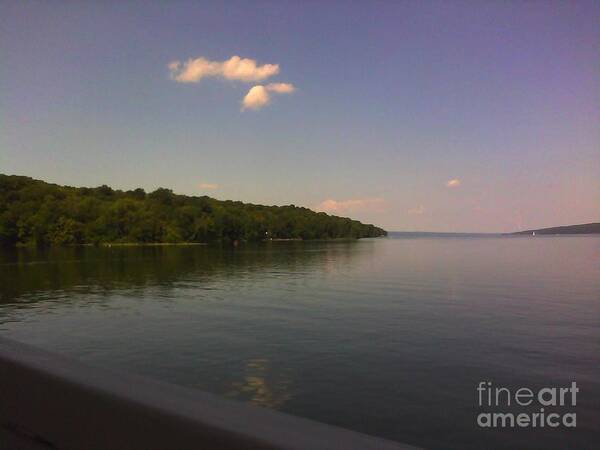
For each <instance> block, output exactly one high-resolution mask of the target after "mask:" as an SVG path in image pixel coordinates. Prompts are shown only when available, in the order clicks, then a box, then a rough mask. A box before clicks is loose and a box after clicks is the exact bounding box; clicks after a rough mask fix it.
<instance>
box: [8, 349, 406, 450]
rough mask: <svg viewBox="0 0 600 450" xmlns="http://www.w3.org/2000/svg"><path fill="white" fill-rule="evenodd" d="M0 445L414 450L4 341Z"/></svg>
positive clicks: (36, 448)
mask: <svg viewBox="0 0 600 450" xmlns="http://www.w3.org/2000/svg"><path fill="white" fill-rule="evenodd" d="M0 448H2V449H7V448H10V449H23V450H29V449H32V450H40V449H44V450H48V449H60V450H63V449H64V450H82V449H85V450H96V449H97V450H109V449H123V450H136V449H140V450H142V449H143V450H148V449H157V450H158V449H177V450H184V449H211V450H212V449H224V450H229V449H280V450H300V449H303V450H305V449H340V450H353V449H356V450H358V449H360V450H366V449H378V450H388V449H389V450H391V449H395V450H409V449H413V450H414V449H415V447H411V446H408V445H404V444H400V443H396V442H393V441H388V440H385V439H380V438H375V437H372V436H368V435H365V434H361V433H357V432H354V431H349V430H345V429H342V428H338V427H334V426H330V425H325V424H322V423H318V422H314V421H311V420H307V419H302V418H298V417H293V416H289V415H286V414H283V413H280V412H277V411H272V410H268V409H264V408H260V407H256V406H252V405H248V404H244V403H238V402H234V401H230V400H226V399H223V398H220V397H218V396H215V395H212V394H208V393H204V392H201V391H198V390H195V389H188V388H184V387H180V386H174V385H171V384H167V383H163V382H159V381H154V380H150V379H146V378H143V377H138V376H134V375H130V374H122V373H118V372H113V371H110V370H106V369H101V368H95V367H91V366H88V365H85V364H83V363H81V362H79V361H76V360H73V359H70V358H67V357H64V356H61V355H58V354H54V353H50V352H47V351H43V350H40V349H37V348H34V347H31V346H29V345H25V344H22V343H19V342H15V341H12V340H8V339H4V338H0Z"/></svg>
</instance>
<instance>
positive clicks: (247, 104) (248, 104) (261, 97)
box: [242, 84, 271, 111]
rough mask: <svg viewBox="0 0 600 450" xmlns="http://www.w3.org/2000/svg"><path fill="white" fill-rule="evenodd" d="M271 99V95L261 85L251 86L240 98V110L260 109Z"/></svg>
mask: <svg viewBox="0 0 600 450" xmlns="http://www.w3.org/2000/svg"><path fill="white" fill-rule="evenodd" d="M270 101H271V96H270V95H269V92H268V91H267V89H266V88H265V87H264V86H262V85H260V84H259V85H257V86H252V87H251V88H250V90H249V91H248V93H247V94H246V96H245V97H244V99H243V100H242V111H244V110H245V109H254V110H256V109H260V108H262V107H263V106H265V105H266V104H268V103H269V102H270Z"/></svg>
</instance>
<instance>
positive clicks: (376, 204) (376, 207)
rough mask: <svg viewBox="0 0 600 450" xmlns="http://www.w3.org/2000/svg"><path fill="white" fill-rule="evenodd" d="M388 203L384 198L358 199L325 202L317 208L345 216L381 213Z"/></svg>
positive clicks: (317, 209)
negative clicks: (373, 212) (359, 213)
mask: <svg viewBox="0 0 600 450" xmlns="http://www.w3.org/2000/svg"><path fill="white" fill-rule="evenodd" d="M385 206H386V203H385V200H384V199H382V198H356V199H349V200H332V199H327V200H323V201H322V202H321V203H319V204H318V205H317V206H315V210H316V211H320V212H326V213H333V214H343V213H356V212H365V211H375V212H381V211H383V210H384V209H385Z"/></svg>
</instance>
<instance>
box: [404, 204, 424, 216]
mask: <svg viewBox="0 0 600 450" xmlns="http://www.w3.org/2000/svg"><path fill="white" fill-rule="evenodd" d="M424 212H425V208H424V207H423V205H419V206H417V207H416V208H411V209H409V210H408V214H410V215H411V216H420V215H422V214H423V213H424Z"/></svg>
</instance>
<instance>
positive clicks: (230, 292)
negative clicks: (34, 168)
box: [0, 235, 600, 449]
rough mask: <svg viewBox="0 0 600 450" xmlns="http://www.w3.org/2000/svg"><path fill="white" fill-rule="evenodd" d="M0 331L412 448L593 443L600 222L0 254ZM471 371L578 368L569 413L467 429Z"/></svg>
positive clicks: (566, 376)
mask: <svg viewBox="0 0 600 450" xmlns="http://www.w3.org/2000/svg"><path fill="white" fill-rule="evenodd" d="M0 334H1V335H4V336H7V337H11V338H14V339H18V340H21V341H24V342H27V343H30V344H34V345H38V346H40V347H43V348H46V349H50V350H54V351H60V352H64V353H66V354H69V355H72V356H75V357H77V358H80V359H81V360H83V361H86V362H89V363H93V364H95V365H99V366H106V367H111V368H116V369H120V370H125V371H130V372H135V373H139V374H144V375H148V376H151V377H155V378H159V379H163V380H166V381H170V382H173V383H177V384H182V385H186V386H192V387H195V388H199V389H203V390H206V391H211V392H215V393H219V394H222V395H223V396H227V397H229V398H233V399H238V400H242V401H248V402H252V403H255V404H258V405H262V406H265V407H269V408H275V409H279V410H282V411H286V412H288V413H292V414H295V415H300V416H305V417H310V418H312V419H316V420H319V421H323V422H327V423H331V424H336V425H341V426H343V427H347V428H352V429H355V430H359V431H363V432H366V433H370V434H374V435H379V436H384V437H387V438H391V439H395V440H399V441H403V442H406V443H411V444H416V445H420V446H424V447H428V448H455V449H468V448H482V447H487V448H506V449H508V448H511V449H512V448H539V449H550V448H557V449H558V448H594V447H595V448H598V445H599V444H600V237H592V236H578V237H536V238H529V237H519V238H508V237H504V238H498V237H490V238H468V237H454V238H432V237H411V236H406V235H404V236H402V238H398V239H393V238H388V239H375V240H361V241H358V242H329V243H323V242H321V243H302V242H279V243H271V244H264V245H262V246H242V247H239V248H236V249H221V248H211V247H147V248H115V247H113V248H71V249H53V250H49V251H45V252H42V251H36V250H27V249H20V250H11V251H3V252H2V253H0ZM483 380H490V381H492V382H493V383H494V385H496V386H507V387H510V388H514V389H515V390H516V388H518V387H528V388H531V389H539V388H541V387H543V386H552V387H554V386H556V387H562V386H568V385H570V383H571V382H572V381H576V382H577V384H578V386H579V387H580V393H579V395H578V398H577V400H578V402H577V406H576V407H575V408H572V410H573V411H575V412H576V413H577V428H575V429H570V428H565V427H560V428H556V429H549V428H544V429H539V428H537V429H533V430H532V429H521V430H519V431H518V432H517V431H513V432H510V431H508V432H507V431H506V430H489V429H481V428H477V426H476V422H475V420H476V415H477V413H478V412H480V409H479V408H478V405H477V402H478V397H477V391H476V390H475V389H476V387H477V385H478V383H479V382H480V381H483ZM498 411H499V410H498ZM564 412H567V411H564Z"/></svg>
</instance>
